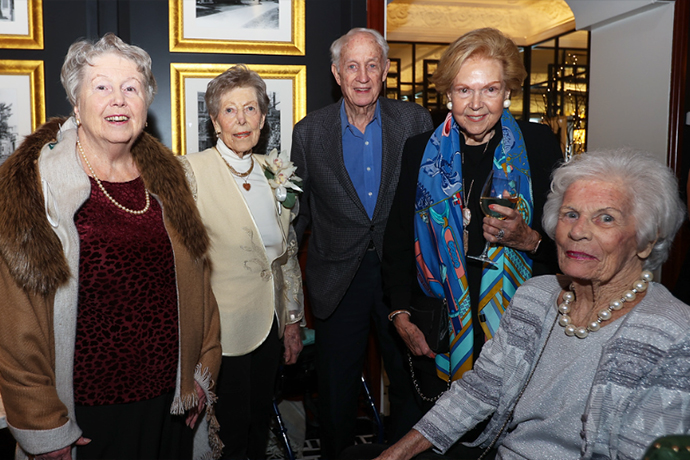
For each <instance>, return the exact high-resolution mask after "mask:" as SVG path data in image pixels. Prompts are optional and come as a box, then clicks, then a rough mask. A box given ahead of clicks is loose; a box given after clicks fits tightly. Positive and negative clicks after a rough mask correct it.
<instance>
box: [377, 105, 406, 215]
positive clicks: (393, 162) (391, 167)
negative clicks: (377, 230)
mask: <svg viewBox="0 0 690 460" xmlns="http://www.w3.org/2000/svg"><path fill="white" fill-rule="evenodd" d="M379 104H380V105H381V155H382V158H381V187H380V188H379V198H378V199H377V200H376V208H375V209H374V217H376V215H377V214H378V213H379V212H381V209H380V208H381V206H382V203H383V201H384V200H381V194H383V193H387V191H388V190H390V187H391V181H393V180H397V177H396V174H395V172H396V170H397V167H398V163H399V162H400V155H399V154H398V155H396V149H397V150H399V151H400V152H402V147H401V146H400V145H399V143H400V141H401V139H400V138H401V137H402V136H403V135H404V131H403V130H402V129H400V128H399V126H398V124H397V123H396V118H397V117H396V116H395V114H394V113H391V111H390V110H389V108H390V106H389V105H388V104H387V103H386V99H385V98H383V97H380V98H379Z"/></svg>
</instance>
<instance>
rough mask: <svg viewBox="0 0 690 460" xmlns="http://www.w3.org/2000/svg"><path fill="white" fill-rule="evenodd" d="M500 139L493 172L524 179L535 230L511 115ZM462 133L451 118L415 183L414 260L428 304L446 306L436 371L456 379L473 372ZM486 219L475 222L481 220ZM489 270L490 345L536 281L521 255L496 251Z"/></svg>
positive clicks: (486, 319) (527, 213)
mask: <svg viewBox="0 0 690 460" xmlns="http://www.w3.org/2000/svg"><path fill="white" fill-rule="evenodd" d="M501 126H502V129H503V131H502V132H503V139H502V140H501V142H500V143H499V145H498V147H496V151H495V152H494V161H493V168H494V169H498V168H507V167H513V168H515V169H516V170H517V171H518V173H519V174H520V175H521V176H522V177H521V179H520V201H519V202H518V207H517V209H518V210H519V211H520V213H521V214H522V217H523V218H524V220H525V222H526V223H527V224H528V225H531V223H532V211H533V205H532V203H533V200H532V181H531V179H530V170H529V162H528V160H527V152H526V150H525V142H524V139H523V137H522V132H521V131H520V128H519V127H518V125H517V123H516V121H515V119H514V118H513V116H512V115H511V114H510V112H509V111H508V110H504V111H503V114H502V116H501ZM460 148H461V144H460V128H459V126H458V124H457V123H456V122H455V119H454V118H453V117H452V114H450V113H449V114H448V116H447V117H446V120H445V121H444V123H443V124H442V125H441V126H439V127H438V128H437V129H436V131H434V133H433V134H432V136H431V139H429V142H428V143H427V146H426V148H425V150H424V156H423V158H422V163H421V166H420V169H419V178H418V179H417V196H416V202H415V210H416V213H415V257H416V263H417V278H418V281H419V284H420V286H421V288H422V290H423V291H424V292H425V293H426V295H427V296H429V297H437V298H439V299H442V298H446V299H448V302H447V304H448V315H449V318H450V322H449V323H450V326H449V327H450V340H451V343H450V353H448V354H443V355H440V354H439V355H437V356H436V372H437V373H438V375H439V377H441V378H443V379H447V378H448V376H449V375H450V376H452V379H453V380H458V379H459V378H461V377H462V374H464V373H465V372H466V371H468V370H470V369H472V365H473V358H472V348H473V344H474V332H473V329H472V327H473V326H472V311H471V307H470V291H469V286H468V283H467V276H466V271H465V265H466V264H465V250H464V247H463V241H462V238H463V221H462V211H463V208H464V206H465V205H466V204H465V203H464V202H463V197H464V191H463V183H462V156H461V153H460ZM482 217H483V216H473V218H474V219H481V218H482ZM489 257H490V258H491V260H492V261H494V263H496V266H497V268H493V267H490V266H489V265H488V264H484V269H483V271H482V279H481V285H480V286H481V287H480V299H479V303H478V309H479V318H480V319H481V327H482V328H483V329H484V334H485V336H486V338H487V340H488V339H490V338H491V337H493V335H494V333H495V332H496V330H497V329H498V324H499V321H500V319H501V316H502V315H503V312H504V311H505V309H506V307H507V306H508V303H509V302H510V299H511V298H512V297H513V294H514V293H515V291H516V289H517V288H518V287H519V286H520V285H521V284H522V283H524V282H525V281H526V280H527V279H529V278H530V277H531V276H532V259H530V258H529V256H528V255H527V254H526V253H524V252H520V251H516V250H514V249H510V248H506V247H503V246H499V245H492V246H491V248H490V250H489Z"/></svg>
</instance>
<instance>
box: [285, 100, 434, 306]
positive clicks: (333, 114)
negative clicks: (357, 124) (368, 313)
mask: <svg viewBox="0 0 690 460" xmlns="http://www.w3.org/2000/svg"><path fill="white" fill-rule="evenodd" d="M341 103H342V99H341V100H340V101H339V102H336V103H334V104H331V105H329V106H326V107H324V108H322V109H320V110H317V111H314V112H311V113H310V114H308V115H307V116H306V117H305V118H304V119H303V120H301V121H300V122H299V123H297V125H296V126H295V129H294V131H293V134H292V153H291V159H292V161H293V162H294V163H295V165H296V166H297V175H299V176H300V177H301V178H302V179H303V181H304V182H303V189H304V193H302V195H301V197H300V212H299V215H298V216H297V219H296V220H295V222H294V227H295V230H296V232H297V238H298V241H301V240H302V235H303V234H304V232H305V230H306V229H307V227H309V226H311V236H310V238H309V249H308V253H307V267H306V277H305V284H306V285H307V288H308V290H309V295H310V300H311V303H310V307H311V311H312V313H313V314H314V316H316V317H317V318H320V319H325V318H327V317H328V316H329V315H330V314H331V313H333V311H334V310H335V308H336V307H337V306H338V304H339V303H340V300H341V299H342V297H343V295H344V294H345V291H346V290H347V288H348V286H349V285H350V282H351V281H352V279H353V277H354V275H355V273H356V272H357V269H358V268H359V265H360V262H361V261H362V257H363V256H364V254H365V252H366V250H367V247H368V246H369V242H370V241H373V242H374V244H375V246H376V251H377V253H378V255H379V258H380V257H381V254H382V252H381V248H382V245H383V232H384V230H385V228H386V221H387V220H388V213H389V211H390V207H391V203H392V201H393V195H394V194H395V188H396V187H397V185H398V176H399V174H400V158H401V155H402V150H403V146H404V145H405V141H406V140H407V138H408V137H411V136H414V135H416V134H419V133H423V132H425V131H428V130H430V129H432V127H433V126H432V122H431V116H430V115H429V112H428V111H427V110H426V109H425V108H423V107H421V106H420V105H417V104H414V103H411V102H403V101H398V100H393V99H386V98H379V104H380V106H381V126H382V131H383V139H382V140H383V158H382V166H381V167H382V172H381V188H380V189H379V195H378V199H377V202H376V209H375V210H374V216H373V218H371V219H370V218H369V216H368V215H367V212H366V210H365V209H364V206H363V205H362V203H361V201H360V199H359V196H358V195H357V191H356V190H355V187H354V186H353V185H352V181H351V180H350V176H349V174H348V172H347V169H346V168H345V161H344V160H343V144H342V135H341V131H342V127H341V123H340V105H341Z"/></svg>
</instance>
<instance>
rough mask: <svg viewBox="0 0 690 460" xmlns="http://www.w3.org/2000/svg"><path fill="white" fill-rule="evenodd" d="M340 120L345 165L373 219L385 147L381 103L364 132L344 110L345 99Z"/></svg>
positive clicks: (341, 107)
mask: <svg viewBox="0 0 690 460" xmlns="http://www.w3.org/2000/svg"><path fill="white" fill-rule="evenodd" d="M340 121H341V125H342V139H343V160H344V161H345V168H346V169H347V172H348V174H349V175H350V180H351V181H352V185H354V187H355V190H357V195H359V199H360V201H361V202H362V205H364V209H366V211H367V214H368V215H369V218H370V219H371V218H372V217H373V216H374V209H375V208H376V199H377V198H378V196H379V187H380V186H381V157H382V151H383V143H382V140H381V139H382V131H381V107H380V105H379V103H378V102H377V103H376V111H375V112H374V118H373V119H372V120H371V121H370V122H369V124H368V125H367V127H366V128H365V129H364V133H362V132H361V131H360V130H359V129H357V127H356V126H354V125H351V124H350V122H349V121H348V119H347V114H346V113H345V101H343V103H342V105H341V106H340Z"/></svg>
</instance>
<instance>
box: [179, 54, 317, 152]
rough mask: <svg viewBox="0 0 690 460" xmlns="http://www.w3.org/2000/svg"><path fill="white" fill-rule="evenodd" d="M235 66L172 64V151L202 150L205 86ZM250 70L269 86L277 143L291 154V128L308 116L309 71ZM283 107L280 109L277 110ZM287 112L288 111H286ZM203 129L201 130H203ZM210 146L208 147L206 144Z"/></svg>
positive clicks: (285, 68)
mask: <svg viewBox="0 0 690 460" xmlns="http://www.w3.org/2000/svg"><path fill="white" fill-rule="evenodd" d="M231 66H232V64H185V63H172V64H170V95H171V102H172V107H171V108H172V114H171V118H172V120H171V121H172V149H173V152H175V154H177V155H185V154H187V153H191V152H196V151H199V150H203V148H204V145H203V143H204V142H205V138H204V137H203V136H202V134H200V133H202V131H203V130H204V126H203V125H204V124H205V123H204V117H206V119H207V118H208V115H207V113H206V115H204V113H205V110H206V104H205V101H204V99H203V94H204V93H205V91H206V85H207V84H208V82H209V81H211V80H212V79H213V78H215V77H216V76H218V75H220V74H221V73H223V72H224V71H226V70H227V69H228V68H229V67H231ZM247 67H248V68H249V69H251V70H253V71H255V72H256V73H258V74H259V75H260V76H261V78H263V79H264V81H265V82H266V87H267V92H268V93H269V98H270V99H271V104H270V107H269V116H268V117H267V120H268V122H269V123H270V122H271V121H270V118H271V114H275V113H276V112H278V115H279V129H278V130H277V131H278V132H280V135H279V138H278V139H277V143H278V145H279V146H280V149H279V150H281V151H286V152H289V151H290V144H291V142H292V127H293V126H294V125H295V123H297V122H298V121H299V120H301V119H302V118H304V116H305V115H306V114H307V68H306V66H304V65H254V64H251V65H250V64H248V65H247ZM278 106H280V107H278ZM283 108H285V109H283ZM200 126H201V128H200ZM206 145H208V144H206Z"/></svg>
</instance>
